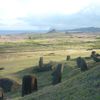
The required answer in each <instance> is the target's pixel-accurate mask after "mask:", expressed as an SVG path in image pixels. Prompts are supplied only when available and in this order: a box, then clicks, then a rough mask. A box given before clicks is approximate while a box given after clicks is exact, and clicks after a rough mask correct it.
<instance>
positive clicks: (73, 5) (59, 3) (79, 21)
mask: <svg viewBox="0 0 100 100" xmlns="http://www.w3.org/2000/svg"><path fill="white" fill-rule="evenodd" d="M99 9H100V0H0V30H4V29H6V30H8V29H12V30H14V29H15V30H16V29H18V30H22V29H32V30H38V29H49V28H66V29H68V28H77V27H91V26H92V27H95V26H96V27H100V23H99V20H100V11H99Z"/></svg>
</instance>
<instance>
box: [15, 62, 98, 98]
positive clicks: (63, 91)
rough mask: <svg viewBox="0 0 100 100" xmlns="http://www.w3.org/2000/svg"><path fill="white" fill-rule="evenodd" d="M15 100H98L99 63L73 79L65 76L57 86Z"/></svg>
mask: <svg viewBox="0 0 100 100" xmlns="http://www.w3.org/2000/svg"><path fill="white" fill-rule="evenodd" d="M72 71H73V70H72ZM66 73H67V72H66ZM72 73H73V72H72ZM15 100H100V63H98V64H96V65H95V67H93V68H91V69H90V70H88V71H86V72H82V73H78V74H77V75H74V76H73V77H70V78H67V75H66V80H63V82H62V83H60V84H58V85H55V86H48V87H45V88H43V89H41V90H39V91H38V92H36V93H33V94H31V95H28V96H25V97H24V98H16V99H15Z"/></svg>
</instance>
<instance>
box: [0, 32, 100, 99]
mask: <svg viewBox="0 0 100 100" xmlns="http://www.w3.org/2000/svg"><path fill="white" fill-rule="evenodd" d="M15 37H16V38H17V37H18V36H14V37H11V36H6V37H5V41H4V40H3V41H2V38H1V40H0V41H1V42H0V67H3V68H4V70H0V77H9V78H11V79H14V80H16V81H18V82H19V83H20V84H21V80H22V76H24V75H25V74H29V73H31V74H32V73H33V74H35V75H36V76H37V77H38V81H39V82H38V85H39V88H40V90H39V92H36V93H35V94H34V97H35V99H38V100H47V97H46V95H47V94H46V93H45V88H46V92H48V91H50V95H49V96H50V98H48V100H51V98H52V100H67V99H68V98H67V99H66V97H64V99H60V98H61V96H55V97H54V98H53V97H52V96H53V95H57V94H59V93H60V91H61V90H60V86H61V87H62V89H63V88H64V83H67V82H68V83H70V81H72V82H78V81H77V75H79V78H81V76H82V75H83V74H82V75H81V73H80V71H79V70H77V69H76V67H75V66H76V62H75V60H74V59H75V58H76V57H79V56H82V57H89V56H90V54H91V51H92V50H95V51H96V52H97V53H100V34H98V35H97V34H96V35H93V34H90V35H87V34H79V33H78V34H64V33H59V34H57V33H51V34H37V35H35V34H34V35H26V36H23V35H21V36H20V39H19V38H18V39H14V38H15ZM29 37H31V38H29ZM12 38H13V39H12ZM67 55H71V59H72V60H71V61H68V62H66V56H67ZM41 56H43V58H44V63H48V62H50V61H56V62H62V63H64V65H65V66H67V68H65V71H64V73H63V82H62V83H61V84H60V85H59V86H58V87H59V92H57V93H56V92H55V91H53V86H51V71H49V72H44V73H34V72H32V69H33V68H34V66H38V61H39V58H40V57H41ZM86 61H87V63H88V66H89V67H90V68H92V67H96V66H97V68H94V72H96V69H99V68H100V67H99V63H95V62H94V61H93V60H91V59H89V60H86ZM92 72H93V69H91V70H90V72H86V74H88V73H90V75H91V73H92ZM74 75H75V76H76V77H75V78H74V79H73V76H74ZM98 75H99V74H98ZM45 76H48V77H45ZM85 76H86V75H85ZM44 77H45V78H44ZM82 77H83V76H82ZM85 78H86V77H85ZM68 79H70V80H69V81H68ZM83 79H84V77H83ZM80 80H81V79H80ZM99 82H100V80H99ZM68 83H67V85H68ZM80 84H81V83H80ZM67 85H66V86H67ZM73 85H74V84H73ZM54 88H55V89H56V88H57V86H56V87H54ZM82 88H83V87H82ZM42 89H43V91H42ZM63 90H64V89H63ZM63 90H62V93H63V92H64V91H67V88H66V90H64V91H63ZM72 90H73V89H72ZM73 91H74V90H73ZM98 91H99V90H98ZM42 92H43V93H44V96H42V98H41V99H39V98H40V97H41V96H40V95H43V94H42ZM70 92H71V90H70ZM74 92H75V91H74ZM86 92H87V91H86ZM6 95H7V97H8V98H11V99H12V100H14V99H18V100H19V99H20V100H21V99H23V98H21V97H20V95H21V94H20V92H14V93H7V94H6ZM66 95H69V94H66ZM73 95H74V93H73ZM83 95H86V94H83ZM64 96H65V95H64ZM75 96H77V94H75ZM34 97H32V96H28V97H27V98H26V100H33V99H32V98H34ZM68 97H69V96H68ZM69 98H70V97H69ZM98 98H99V97H98ZM24 99H25V98H24ZM68 100H77V99H75V98H74V99H68ZM80 100H89V99H85V98H84V99H80ZM91 100H92V99H91ZM93 100H94V99H93ZM95 100H96V99H95ZM97 100H99V99H97Z"/></svg>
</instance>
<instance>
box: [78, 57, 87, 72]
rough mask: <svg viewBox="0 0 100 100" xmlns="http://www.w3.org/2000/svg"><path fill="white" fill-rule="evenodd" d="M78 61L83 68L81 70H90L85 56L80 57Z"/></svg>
mask: <svg viewBox="0 0 100 100" xmlns="http://www.w3.org/2000/svg"><path fill="white" fill-rule="evenodd" d="M76 61H77V66H78V67H79V68H80V69H81V71H86V70H88V68H87V64H86V62H85V60H84V59H83V58H81V57H78V58H77V60H76Z"/></svg>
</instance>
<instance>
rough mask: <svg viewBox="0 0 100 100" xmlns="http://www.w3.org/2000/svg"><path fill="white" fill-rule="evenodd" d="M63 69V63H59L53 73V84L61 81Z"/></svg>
mask: <svg viewBox="0 0 100 100" xmlns="http://www.w3.org/2000/svg"><path fill="white" fill-rule="evenodd" d="M61 70H62V64H58V65H57V68H56V69H55V70H54V72H53V73H52V76H53V79H52V84H53V85H56V84H58V83H60V82H61V73H62V72H61Z"/></svg>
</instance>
